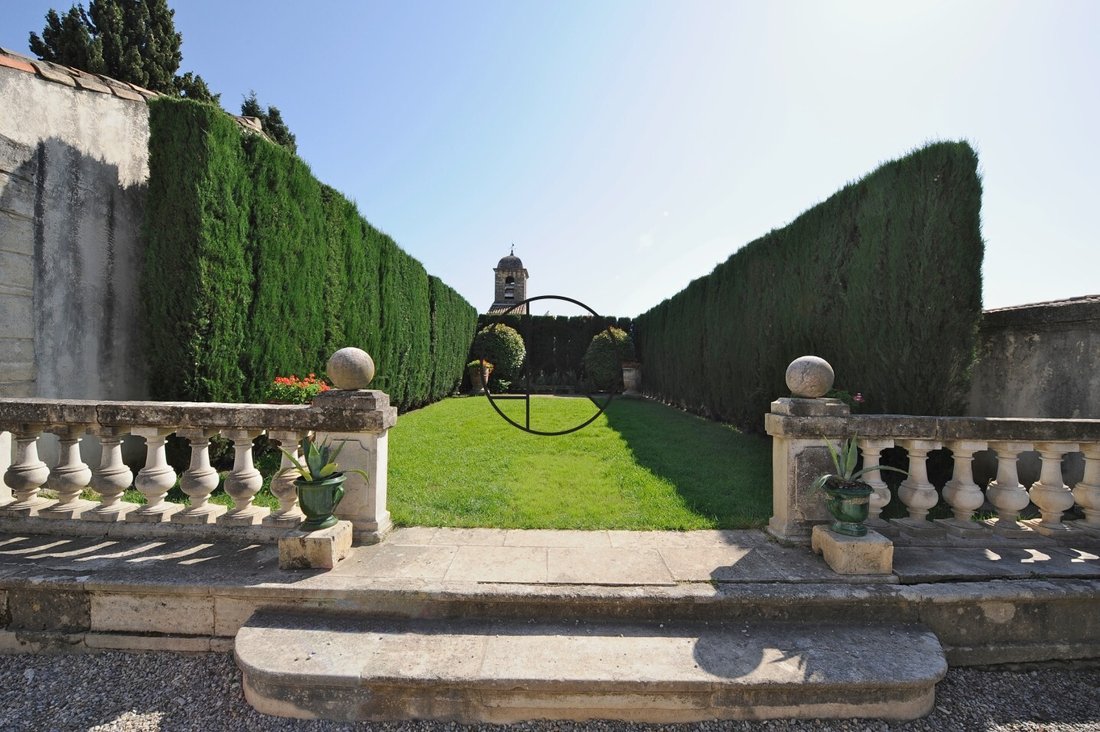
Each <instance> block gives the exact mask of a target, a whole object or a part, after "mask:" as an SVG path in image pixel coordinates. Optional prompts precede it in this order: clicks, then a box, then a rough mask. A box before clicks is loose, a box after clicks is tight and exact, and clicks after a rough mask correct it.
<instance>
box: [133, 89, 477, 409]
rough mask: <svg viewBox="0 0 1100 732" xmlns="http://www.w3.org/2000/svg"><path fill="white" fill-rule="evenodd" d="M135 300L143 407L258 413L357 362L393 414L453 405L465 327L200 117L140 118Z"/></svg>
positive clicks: (394, 257)
mask: <svg viewBox="0 0 1100 732" xmlns="http://www.w3.org/2000/svg"><path fill="white" fill-rule="evenodd" d="M149 106H150V125H149V126H150V140H149V149H150V161H149V173H150V175H149V194H148V196H147V200H146V221H145V228H146V236H147V241H148V246H147V254H146V265H145V270H144V274H143V281H142V291H143V296H144V301H145V303H146V307H145V311H146V336H147V342H148V352H149V354H150V365H151V367H152V368H151V373H152V375H153V378H152V391H153V397H154V398H156V399H166V400H174V399H184V400H196V401H210V400H213V401H242V400H243V401H262V400H263V398H264V394H265V392H266V390H267V387H268V384H270V383H271V381H272V379H273V378H274V377H275V376H276V375H279V374H288V373H295V374H298V375H303V374H306V373H309V372H311V371H314V372H316V371H320V370H321V369H322V368H323V367H324V364H325V363H326V362H327V360H328V357H329V356H330V355H331V354H332V353H333V352H334V351H335V350H337V349H338V348H341V347H343V346H346V345H355V346H359V347H361V348H363V349H364V350H366V351H367V352H368V353H370V354H371V355H372V356H373V357H374V359H375V363H376V366H377V370H378V374H377V377H376V381H375V382H374V383H372V386H373V387H374V388H377V389H382V390H383V391H386V392H388V393H389V394H390V396H391V398H392V400H393V402H394V403H395V404H396V405H398V407H399V408H401V409H408V408H411V407H415V406H419V405H422V404H426V403H428V402H430V401H433V400H436V399H439V398H441V397H442V396H446V395H447V394H449V393H451V392H452V391H453V390H454V388H455V386H456V385H457V384H458V382H459V380H460V379H461V377H462V371H463V366H464V364H465V356H466V351H467V349H468V348H469V344H470V341H471V339H472V338H473V334H474V330H475V328H476V324H477V313H476V311H475V310H474V308H473V307H472V306H471V305H470V304H469V303H467V302H466V301H465V300H464V299H463V298H462V297H461V296H459V295H458V293H456V292H455V291H454V290H452V289H451V288H449V287H447V285H445V284H443V283H442V282H441V281H439V280H438V279H436V278H429V277H428V274H427V272H426V271H425V270H424V267H423V266H422V265H421V264H420V263H419V262H418V261H416V260H415V259H413V258H412V257H410V256H409V255H408V254H406V253H405V252H404V251H402V250H401V248H400V247H398V246H397V244H396V243H395V242H394V241H393V240H392V239H391V238H390V237H388V236H386V235H385V234H383V233H381V232H379V231H378V230H376V229H375V228H374V227H372V226H371V225H370V224H369V223H368V222H366V221H365V220H364V219H363V218H362V217H361V216H360V215H359V212H358V211H357V210H356V207H355V205H354V204H353V203H351V202H350V201H348V200H347V199H345V198H344V197H343V196H341V195H340V194H339V193H338V192H336V191H335V190H333V189H332V188H329V187H327V186H324V185H322V184H321V183H319V182H318V181H317V180H316V179H315V178H314V177H313V175H312V173H310V171H309V168H308V166H307V165H306V164H305V163H304V162H302V161H301V160H300V159H299V158H297V157H295V156H294V155H292V154H290V153H289V152H287V151H286V150H284V149H283V148H281V147H279V146H278V145H275V144H273V143H271V142H269V141H268V140H266V139H264V138H262V137H260V136H257V135H250V134H242V132H241V130H240V128H239V127H238V126H237V124H236V123H235V122H234V121H233V120H232V119H231V118H230V117H229V116H227V115H226V114H225V113H224V112H222V111H221V110H219V109H217V108H216V107H213V106H211V105H205V104H201V103H197V102H192V101H188V100H180V99H170V98H158V99H156V100H153V101H151V102H150V105H149Z"/></svg>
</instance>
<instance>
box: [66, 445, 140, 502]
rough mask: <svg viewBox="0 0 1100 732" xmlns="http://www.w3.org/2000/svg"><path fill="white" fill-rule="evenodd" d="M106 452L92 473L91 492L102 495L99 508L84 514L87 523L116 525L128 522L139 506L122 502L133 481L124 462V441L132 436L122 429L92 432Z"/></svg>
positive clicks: (101, 455) (131, 472) (132, 474)
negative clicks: (127, 518) (120, 522)
mask: <svg viewBox="0 0 1100 732" xmlns="http://www.w3.org/2000/svg"><path fill="white" fill-rule="evenodd" d="M93 432H94V434H96V435H97V436H98V437H99V444H100V445H102V447H103V450H102V452H101V453H100V459H99V467H97V468H95V469H94V470H92V489H93V490H95V492H96V493H98V494H99V495H100V498H101V500H100V502H99V505H98V506H96V507H95V508H90V509H88V510H87V511H84V512H83V513H82V514H81V515H80V517H81V518H82V519H84V520H86V521H103V522H107V523H109V522H114V521H123V520H125V519H126V514H128V513H130V512H131V511H133V510H135V509H136V508H137V504H134V503H127V502H126V501H124V500H122V496H123V494H124V493H125V492H126V489H127V488H129V487H130V485H131V484H132V483H133V482H134V473H133V471H132V470H130V468H129V467H127V465H126V463H124V462H123V461H122V438H123V437H124V436H125V435H127V434H129V430H127V429H125V428H123V427H111V426H101V427H96V428H95V429H94V430H93Z"/></svg>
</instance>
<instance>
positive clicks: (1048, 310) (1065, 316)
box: [981, 295, 1100, 330]
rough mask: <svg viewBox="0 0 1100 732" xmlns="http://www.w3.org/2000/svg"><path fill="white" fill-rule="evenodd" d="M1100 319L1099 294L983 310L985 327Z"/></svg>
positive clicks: (1048, 324)
mask: <svg viewBox="0 0 1100 732" xmlns="http://www.w3.org/2000/svg"><path fill="white" fill-rule="evenodd" d="M1097 322H1100V295H1087V296H1085V297H1075V298H1071V299H1068V300H1056V301H1053V302H1037V303H1031V304H1029V305H1016V306H1013V307H1007V308H996V309H994V310H986V311H985V312H984V313H982V324H981V327H982V330H991V329H995V328H1017V327H1034V326H1052V325H1063V326H1072V325H1075V324H1076V325H1082V326H1085V325H1089V324H1095V323H1097Z"/></svg>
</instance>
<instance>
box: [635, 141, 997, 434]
mask: <svg viewBox="0 0 1100 732" xmlns="http://www.w3.org/2000/svg"><path fill="white" fill-rule="evenodd" d="M977 166H978V158H977V155H976V154H975V153H974V151H973V150H972V149H971V148H970V146H969V145H967V144H966V143H948V142H943V143H935V144H932V145H929V146H927V147H925V148H923V149H920V150H917V151H916V152H913V153H912V154H910V155H908V156H906V157H904V158H902V159H900V160H896V161H894V162H890V163H887V164H885V165H883V166H881V167H880V168H878V169H877V170H875V171H874V172H873V173H871V174H869V175H868V176H866V177H865V178H863V179H862V180H860V181H858V182H856V183H852V184H850V185H848V186H846V187H845V188H843V189H842V190H840V191H839V192H837V193H836V194H834V195H833V196H832V197H830V198H829V199H828V200H826V201H824V202H823V203H820V204H818V205H817V206H815V207H813V208H811V209H810V210H809V211H807V212H805V213H804V214H802V215H801V216H799V217H798V218H797V219H796V220H795V221H793V222H792V223H791V224H789V225H788V226H786V227H784V228H783V229H779V230H777V231H772V232H771V233H769V234H767V235H765V236H763V237H761V238H760V239H757V240H756V241H754V242H752V243H750V244H748V245H746V246H745V247H743V248H742V249H741V250H739V251H738V252H736V253H735V254H734V255H733V256H731V257H730V258H729V259H728V260H726V261H725V262H723V263H722V264H720V265H718V266H717V267H716V268H715V269H714V271H713V272H712V273H711V274H710V275H708V276H706V277H702V278H700V279H697V280H695V281H693V282H691V283H690V284H689V285H688V286H687V288H685V289H684V290H683V291H681V292H680V293H678V294H677V295H675V296H673V297H672V298H670V299H669V300H666V301H664V302H663V303H661V304H660V305H658V306H656V307H654V308H653V309H651V310H649V311H648V312H646V313H644V314H642V315H641V316H639V317H638V318H637V319H636V321H635V326H636V327H635V334H634V336H635V341H636V343H637V346H638V350H639V354H640V356H641V361H642V363H643V367H642V368H643V388H644V390H645V391H646V392H647V393H648V394H651V395H653V396H657V397H659V398H661V399H663V400H665V401H668V402H671V403H675V404H678V405H681V406H683V407H685V408H687V409H691V410H693V411H697V412H700V413H703V414H706V415H708V416H710V417H713V418H717V419H722V420H725V421H729V422H733V423H734V424H736V425H738V426H740V427H742V428H744V429H750V430H754V431H759V430H761V429H762V427H763V424H762V422H763V420H762V415H763V414H765V413H766V412H767V411H768V405H769V403H770V402H771V400H773V399H775V398H776V397H779V396H783V395H786V394H787V393H788V391H787V389H786V386H785V383H784V374H785V372H786V368H787V365H788V364H789V363H790V362H791V361H792V360H794V359H795V358H797V357H799V356H803V355H806V354H813V355H817V356H821V357H822V358H825V359H826V360H827V361H829V362H830V363H831V364H832V365H833V368H834V370H835V371H836V375H837V387H838V388H842V389H846V390H848V391H850V392H853V393H854V392H857V391H858V392H862V393H863V396H864V398H865V399H866V402H865V403H864V408H863V410H864V411H868V412H888V413H896V414H940V415H953V414H961V413H962V412H963V410H964V409H965V405H966V395H967V388H968V382H969V374H970V366H971V364H972V362H973V360H974V353H975V348H976V345H977V327H978V321H979V319H980V317H981V266H982V256H983V244H982V239H981V231H980V217H979V214H980V208H981V181H980V179H979V177H978V172H977Z"/></svg>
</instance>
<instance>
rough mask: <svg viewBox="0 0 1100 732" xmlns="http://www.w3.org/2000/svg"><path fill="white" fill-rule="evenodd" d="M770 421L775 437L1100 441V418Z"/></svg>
mask: <svg viewBox="0 0 1100 732" xmlns="http://www.w3.org/2000/svg"><path fill="white" fill-rule="evenodd" d="M764 427H765V429H766V430H767V433H768V434H769V435H772V436H773V437H789V438H801V439H814V438H818V437H831V438H838V437H847V436H850V435H858V436H859V437H867V438H879V437H883V438H890V439H926V440H941V441H942V440H985V441H1015V442H1051V441H1053V442H1096V441H1100V419H1031V418H1009V417H922V416H910V415H898V414H854V415H851V416H847V417H793V416H787V415H782V414H769V415H767V416H766V417H765V419H764Z"/></svg>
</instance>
